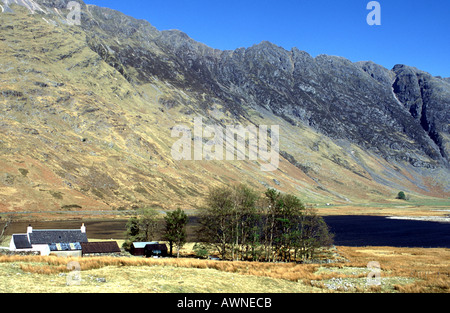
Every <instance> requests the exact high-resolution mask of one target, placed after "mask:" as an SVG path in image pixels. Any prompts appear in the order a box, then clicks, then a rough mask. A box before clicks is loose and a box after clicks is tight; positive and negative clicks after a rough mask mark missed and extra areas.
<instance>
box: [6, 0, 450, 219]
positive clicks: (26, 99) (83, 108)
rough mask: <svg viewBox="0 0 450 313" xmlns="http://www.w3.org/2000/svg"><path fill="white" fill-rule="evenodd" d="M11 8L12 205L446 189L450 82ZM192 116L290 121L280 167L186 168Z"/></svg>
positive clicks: (134, 24) (88, 11)
mask: <svg viewBox="0 0 450 313" xmlns="http://www.w3.org/2000/svg"><path fill="white" fill-rule="evenodd" d="M3 2H4V6H2V7H3V8H4V12H3V13H0V20H1V23H0V28H1V32H0V45H2V48H1V50H0V54H1V61H0V81H1V83H0V92H1V98H0V104H1V106H0V107H1V114H2V115H1V116H2V119H1V124H0V130H1V133H2V138H1V141H0V149H1V151H2V155H3V156H2V159H1V162H2V167H3V168H4V170H3V172H2V173H0V175H2V176H0V182H1V183H2V184H3V186H4V187H5V188H7V189H4V190H8V192H6V191H4V192H3V193H1V194H2V195H3V198H2V199H3V201H2V206H0V210H20V209H24V208H32V209H33V210H37V209H38V208H40V209H42V208H41V206H40V205H39V204H36V203H37V202H38V201H37V200H36V199H38V198H39V197H41V198H42V195H43V194H45V197H47V198H45V199H47V200H48V201H47V203H50V204H48V205H49V206H50V207H53V208H54V209H55V210H57V209H59V208H62V207H65V208H67V207H72V208H73V207H74V205H76V206H78V207H80V208H83V209H88V208H92V207H98V206H102V207H109V208H110V207H113V208H121V207H129V206H132V205H135V206H136V205H137V206H139V205H143V204H153V205H161V206H163V207H165V206H169V204H167V199H172V201H171V203H170V207H172V206H186V205H190V206H191V207H195V206H196V205H197V204H198V201H199V200H198V199H200V198H201V195H202V194H203V193H204V192H205V191H206V190H207V188H208V186H210V185H214V184H232V183H236V182H238V181H244V182H247V183H249V184H251V185H253V186H255V187H257V188H266V187H269V186H270V187H274V188H277V189H280V190H283V191H289V192H294V193H297V194H299V195H300V196H302V197H303V198H305V199H306V201H308V200H310V201H311V202H331V201H343V202H348V201H361V200H364V199H375V200H382V199H386V198H390V197H392V195H393V194H396V193H397V192H398V190H399V189H402V190H406V191H409V192H411V193H417V194H425V195H429V196H442V195H444V196H445V195H446V194H447V195H448V192H449V190H448V185H449V184H448V173H449V165H448V162H449V148H450V146H449V138H450V137H449V129H448V125H449V124H448V122H449V120H450V118H449V114H450V113H449V107H450V103H449V102H450V83H449V81H448V79H443V78H438V77H432V76H431V75H430V74H428V73H425V72H422V71H420V70H418V69H415V68H412V67H408V66H405V65H397V66H395V67H394V68H393V69H392V70H389V69H386V68H384V67H382V66H379V65H377V64H374V63H373V62H357V63H352V62H350V61H349V60H347V59H345V58H342V57H335V56H327V55H320V56H317V57H315V58H313V57H311V56H310V55H309V54H308V53H307V52H304V51H300V50H299V49H297V48H293V49H291V50H290V51H287V50H285V49H283V48H281V47H278V46H276V45H274V44H272V43H269V42H262V43H260V44H256V45H254V46H252V47H249V48H240V49H237V50H234V51H220V50H216V49H213V48H210V47H208V46H206V45H204V44H202V43H199V42H196V41H195V40H193V39H191V38H189V36H188V35H186V34H184V33H183V32H181V31H178V30H170V31H159V30H157V29H156V28H154V27H153V26H152V25H151V24H150V23H148V22H146V21H142V20H136V19H134V18H132V17H128V16H126V15H124V14H122V13H120V12H117V11H114V10H110V9H106V8H99V7H96V6H91V5H85V4H84V3H82V2H81V1H79V3H81V6H80V9H81V12H80V13H81V14H80V17H81V25H80V26H70V25H68V23H67V19H66V16H67V14H68V13H69V9H68V7H67V4H68V2H69V1H68V0H36V1H32V0H23V1H22V0H21V1H6V2H5V1H3ZM6 8H7V9H6ZM31 12H34V13H33V14H30V13H31ZM196 116H202V117H203V118H204V120H205V122H208V123H214V124H216V125H222V126H224V125H229V124H242V125H249V124H254V125H279V126H280V133H281V134H280V135H281V139H280V149H281V153H280V154H281V156H282V162H281V165H280V168H279V170H278V171H277V172H275V173H261V172H259V171H258V168H259V167H258V164H257V163H258V162H251V161H248V160H247V161H245V162H224V163H223V162H222V163H220V162H204V161H200V162H190V163H189V162H181V163H180V162H178V163H177V162H174V160H173V158H172V157H171V155H170V148H171V145H172V144H173V141H174V139H173V138H171V136H170V130H171V129H172V128H173V127H174V126H175V125H179V124H186V125H192V120H193V118H194V117H196ZM24 173H25V174H24ZM43 173H45V175H43ZM0 188H1V185H0ZM8 188H9V189H8ZM19 190H24V191H23V192H24V193H25V194H27V195H28V196H25V198H24V193H21V192H19ZM40 190H43V191H40ZM27 197H28V200H27ZM19 199H21V200H19ZM24 199H25V200H24Z"/></svg>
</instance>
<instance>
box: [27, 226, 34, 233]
mask: <svg viewBox="0 0 450 313" xmlns="http://www.w3.org/2000/svg"><path fill="white" fill-rule="evenodd" d="M32 232H33V227H31V224H30V225H28V227H27V234H30V233H32Z"/></svg>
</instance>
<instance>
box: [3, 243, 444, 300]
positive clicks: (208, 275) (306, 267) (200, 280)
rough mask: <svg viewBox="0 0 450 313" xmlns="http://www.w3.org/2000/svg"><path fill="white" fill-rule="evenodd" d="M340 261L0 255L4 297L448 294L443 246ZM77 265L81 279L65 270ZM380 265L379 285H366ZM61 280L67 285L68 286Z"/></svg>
mask: <svg viewBox="0 0 450 313" xmlns="http://www.w3.org/2000/svg"><path fill="white" fill-rule="evenodd" d="M337 250H338V252H339V254H340V255H341V256H343V257H344V258H346V259H347V260H348V261H347V262H340V263H333V264H326V265H316V264H286V263H278V264H273V263H257V262H252V263H250V262H220V261H209V260H197V259H188V258H180V259H170V258H169V259H144V258H137V257H131V258H130V257H121V258H114V257H91V258H73V259H65V258H57V257H52V256H50V257H41V256H0V292H3V293H4V292H8V293H23V292H25V293H29V292H32V293H139V292H144V293H313V292H408V293H411V292H413V293H425V292H433V293H448V292H450V277H449V275H450V272H449V268H450V249H408V248H391V247H376V248H374V247H362V248H349V247H337ZM71 261H75V262H78V264H79V265H80V272H77V274H79V277H80V278H81V280H73V279H72V280H70V279H69V280H68V278H70V277H74V276H73V275H74V273H75V272H73V271H70V270H69V269H68V268H67V264H68V263H69V262H71ZM372 261H375V262H377V263H378V264H379V265H380V267H381V272H380V280H379V281H380V282H381V285H373V284H368V282H369V280H368V275H369V273H373V269H371V268H368V266H367V264H368V263H369V262H372ZM68 282H69V284H68Z"/></svg>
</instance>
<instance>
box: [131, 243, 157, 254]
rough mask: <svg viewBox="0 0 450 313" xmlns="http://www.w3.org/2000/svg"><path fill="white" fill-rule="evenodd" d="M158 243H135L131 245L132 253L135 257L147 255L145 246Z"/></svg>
mask: <svg viewBox="0 0 450 313" xmlns="http://www.w3.org/2000/svg"><path fill="white" fill-rule="evenodd" d="M157 243H158V242H154V241H152V242H133V243H132V244H131V248H130V253H131V254H132V255H135V256H144V255H145V246H146V245H151V244H157Z"/></svg>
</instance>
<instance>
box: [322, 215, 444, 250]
mask: <svg viewBox="0 0 450 313" xmlns="http://www.w3.org/2000/svg"><path fill="white" fill-rule="evenodd" d="M324 220H325V222H326V223H327V224H328V226H329V227H330V230H331V232H332V233H334V234H335V238H334V243H335V245H338V246H351V247H360V246H391V247H411V248H413V247H414V248H450V223H437V222H425V221H410V220H394V219H388V218H385V217H383V216H325V217H324Z"/></svg>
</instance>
